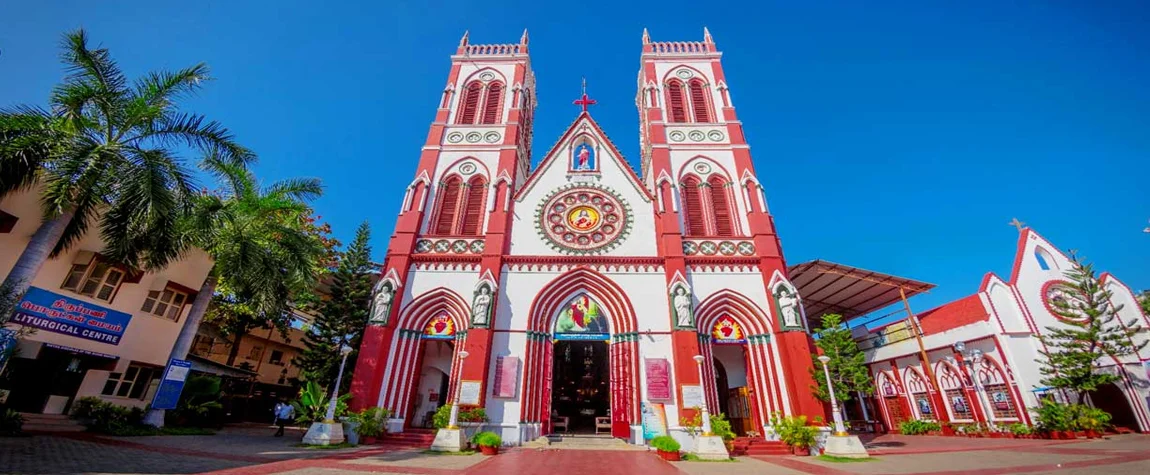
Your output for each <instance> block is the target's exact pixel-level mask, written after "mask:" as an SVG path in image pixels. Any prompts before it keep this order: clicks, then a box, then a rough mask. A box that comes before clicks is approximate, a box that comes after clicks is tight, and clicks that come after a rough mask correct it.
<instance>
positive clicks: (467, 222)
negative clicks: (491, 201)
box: [460, 179, 487, 236]
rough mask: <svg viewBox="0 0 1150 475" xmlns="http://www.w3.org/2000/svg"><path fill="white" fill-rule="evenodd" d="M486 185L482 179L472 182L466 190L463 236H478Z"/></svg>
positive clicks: (484, 202) (485, 201)
mask: <svg viewBox="0 0 1150 475" xmlns="http://www.w3.org/2000/svg"><path fill="white" fill-rule="evenodd" d="M486 197H487V183H486V182H484V181H483V180H482V179H475V180H472V181H471V183H470V184H469V185H468V188H467V201H466V203H465V204H464V210H463V230H462V231H461V232H460V234H462V235H464V236H478V235H479V226H480V224H481V223H482V222H483V208H484V205H485V204H486V203H487V200H486V199H484V198H486Z"/></svg>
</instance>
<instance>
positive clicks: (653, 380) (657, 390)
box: [643, 358, 671, 401]
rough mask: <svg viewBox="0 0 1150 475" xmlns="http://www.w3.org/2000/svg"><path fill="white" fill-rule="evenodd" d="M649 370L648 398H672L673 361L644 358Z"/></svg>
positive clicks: (661, 399) (659, 399)
mask: <svg viewBox="0 0 1150 475" xmlns="http://www.w3.org/2000/svg"><path fill="white" fill-rule="evenodd" d="M643 363H644V366H645V367H646V368H645V369H646V371H647V399H654V400H657V401H663V400H667V399H671V363H670V362H668V361H667V360H666V359H662V358H659V359H653V358H648V359H646V360H643Z"/></svg>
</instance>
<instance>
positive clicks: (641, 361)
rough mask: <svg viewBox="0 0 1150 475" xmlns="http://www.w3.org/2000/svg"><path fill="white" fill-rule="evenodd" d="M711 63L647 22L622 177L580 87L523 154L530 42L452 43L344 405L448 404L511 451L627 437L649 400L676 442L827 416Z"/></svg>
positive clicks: (395, 418)
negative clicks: (697, 434) (551, 133)
mask: <svg viewBox="0 0 1150 475" xmlns="http://www.w3.org/2000/svg"><path fill="white" fill-rule="evenodd" d="M721 56H722V54H721V53H720V52H719V51H718V50H717V49H716V46H715V43H714V41H713V39H712V38H711V35H710V34H709V33H708V32H706V31H704V37H703V40H702V41H687V42H683V41H675V42H655V41H651V39H650V37H649V36H648V35H647V33H646V32H644V34H643V41H642V52H641V56H640V59H641V68H640V70H639V71H638V82H637V84H638V90H637V91H636V96H635V97H636V105H637V107H638V109H639V121H640V123H639V127H640V147H639V148H640V150H641V157H640V163H641V168H640V170H638V171H636V170H633V169H632V167H631V166H630V165H629V164H628V162H627V160H626V159H625V158H624V157H623V156H622V155H621V154H620V153H619V150H618V149H617V148H616V146H615V144H613V143H612V142H611V140H610V139H609V138H608V136H607V134H606V133H605V131H604V130H602V129H601V128H600V126H599V124H598V123H597V122H596V121H595V119H594V117H593V111H592V109H591V108H589V106H591V105H593V104H594V103H595V101H594V100H592V99H590V98H589V97H588V96H587V94H586V91H584V95H583V97H582V98H581V99H579V100H577V101H575V105H576V106H581V109H580V108H579V107H574V108H572V109H573V113H572V115H574V117H573V119H574V120H573V121H572V122H571V125H570V126H569V127H568V128H567V129H566V131H565V132H563V134H562V135H561V136H559V137H558V138H551V137H548V138H546V140H548V141H549V142H550V141H552V140H554V145H553V146H552V147H551V148H550V150H549V151H548V152H547V153H546V154H545V155H544V156H543V157H541V159H539V160H533V158H532V155H531V151H532V145H533V138H534V136H533V125H532V124H533V119H534V116H535V113H536V99H535V76H534V74H533V72H532V70H531V59H530V56H529V55H528V37H527V33H526V32H524V34H523V36H522V38H521V39H520V40H519V42H518V43H514V44H472V43H470V41H469V39H468V36H467V35H466V34H465V35H464V36H463V39H462V41H461V42H460V44H459V47H458V50H457V51H456V52H455V54H454V55H453V56H451V69H450V71H449V72H448V74H447V83H446V87H445V88H444V90H443V96H442V98H441V99H440V100H439V107H438V109H437V111H436V114H435V119H434V121H433V122H432V124H431V128H430V132H429V133H428V136H427V141H426V143H425V145H424V146H423V148H422V149H421V150H420V153H419V163H418V167H417V170H416V173H415V176H414V178H413V180H412V181H411V183H410V185H409V186H408V187H407V189H406V190H405V192H404V196H403V203H402V206H401V209H400V212H399V216H398V221H397V223H396V226H395V234H394V236H393V237H392V239H391V244H390V247H389V249H388V252H387V258H386V260H385V263H384V265H383V268H382V279H381V280H380V282H379V284H378V285H377V287H376V293H375V296H374V303H373V313H372V319H371V323H370V325H369V326H368V328H367V330H366V332H365V335H364V339H363V344H362V348H361V352H360V355H359V361H358V364H357V366H356V371H355V374H354V379H353V384H352V392H353V397H354V399H353V401H354V402H353V407H354V408H362V407H367V406H372V405H374V406H379V407H383V408H386V409H388V410H389V411H390V414H391V419H390V420H389V421H388V429H389V430H390V431H392V432H400V431H405V430H410V429H412V428H422V427H430V424H431V415H432V414H433V413H434V412H435V411H436V409H437V408H438V407H440V406H443V405H445V404H451V402H452V401H454V400H456V399H457V400H458V401H459V405H460V407H461V410H462V411H467V410H469V409H473V408H483V409H485V411H486V416H487V418H488V419H489V422H488V423H487V424H486V426H485V430H493V431H496V432H498V433H500V435H501V436H502V437H503V440H504V441H505V443H509V444H518V443H522V442H525V441H529V440H534V439H535V438H538V437H539V436H541V435H545V434H550V433H554V432H594V433H610V434H611V435H612V436H614V437H617V438H621V439H625V440H628V441H631V442H634V443H641V442H642V439H643V435H642V426H643V419H644V412H645V411H648V412H653V411H656V410H657V411H658V414H659V416H660V418H661V419H662V420H663V421H664V422H663V424H665V425H666V426H667V428H668V429H670V430H671V432H672V433H675V432H676V431H677V429H678V426H679V421H680V417H688V418H691V417H694V416H695V414H696V411H697V408H700V407H702V406H704V405H705V406H706V407H707V408H708V409H709V410H710V412H711V413H712V414H715V413H724V414H725V415H726V416H727V417H728V418H729V419H730V420H731V421H732V425H733V426H734V428H735V431H736V432H738V433H741V434H746V433H748V432H758V433H765V430H764V428H765V426H766V425H767V424H768V421H769V418H770V415H771V414H772V413H774V412H781V413H783V414H786V415H800V414H801V415H807V416H808V417H812V418H813V417H814V416H822V417H826V411H825V408H824V405H823V404H822V403H821V402H819V401H818V400H816V399H815V398H814V396H813V395H812V393H811V391H810V387H811V386H812V385H813V384H814V382H813V380H812V379H811V373H810V369H811V367H812V359H811V353H812V352H813V351H814V345H813V341H812V339H811V337H810V335H809V329H808V322H807V320H806V317H805V315H804V313H803V310H802V304H801V298H802V297H801V296H800V295H799V293H798V291H797V290H796V288H795V286H794V285H792V284H791V282H790V281H789V280H788V272H787V266H786V263H785V259H784V257H783V251H782V248H781V246H780V243H779V237H778V235H777V232H776V230H775V227H774V222H773V219H772V216H771V214H770V212H769V211H768V207H767V202H766V199H765V197H764V193H763V187H762V185H761V184H760V183H759V180H758V178H757V176H756V171H755V166H754V163H753V161H752V159H751V154H750V148H749V146H748V144H747V142H746V140H745V138H744V136H743V127H742V124H741V122H740V121H739V118H738V115H737V114H736V109H735V105H734V101H733V99H732V95H731V91H730V88H729V84H728V82H727V78H726V76H725V75H724V73H723V65H722V62H721ZM580 110H581V112H579V111H580ZM548 113H550V114H561V113H565V112H563V111H562V110H549V111H548ZM664 414H665V416H664Z"/></svg>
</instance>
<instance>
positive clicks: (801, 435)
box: [771, 411, 818, 448]
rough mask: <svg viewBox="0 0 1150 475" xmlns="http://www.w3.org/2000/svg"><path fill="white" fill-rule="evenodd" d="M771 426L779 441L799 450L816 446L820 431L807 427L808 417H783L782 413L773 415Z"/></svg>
mask: <svg viewBox="0 0 1150 475" xmlns="http://www.w3.org/2000/svg"><path fill="white" fill-rule="evenodd" d="M771 425H772V427H774V431H775V433H777V434H779V440H781V441H782V442H783V443H785V444H787V445H789V446H791V447H797V448H807V447H811V446H813V445H815V438H816V437H817V436H818V430H816V429H815V428H814V427H811V426H808V425H807V416H796V417H783V415H782V413H779V412H777V411H776V412H775V413H774V414H771Z"/></svg>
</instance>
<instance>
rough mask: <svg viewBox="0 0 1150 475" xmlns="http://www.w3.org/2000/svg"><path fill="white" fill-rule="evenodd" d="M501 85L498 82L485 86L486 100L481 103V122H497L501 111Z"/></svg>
mask: <svg viewBox="0 0 1150 475" xmlns="http://www.w3.org/2000/svg"><path fill="white" fill-rule="evenodd" d="M502 99H503V86H502V85H501V84H499V83H495V84H492V85H490V86H488V87H487V100H486V101H485V102H484V105H483V123H484V124H498V123H499V119H500V116H502V115H503V114H502V112H503V107H502V106H503V104H501V102H502V101H501V100H502Z"/></svg>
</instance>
